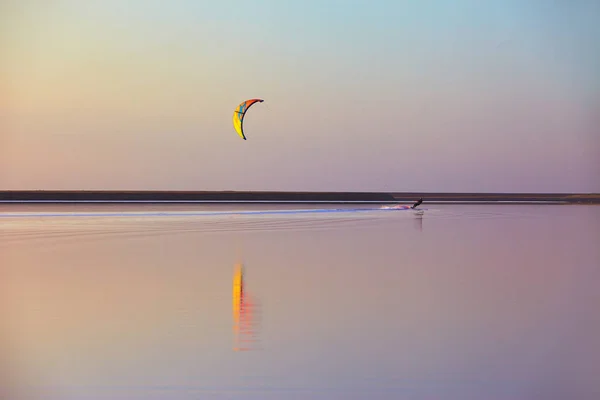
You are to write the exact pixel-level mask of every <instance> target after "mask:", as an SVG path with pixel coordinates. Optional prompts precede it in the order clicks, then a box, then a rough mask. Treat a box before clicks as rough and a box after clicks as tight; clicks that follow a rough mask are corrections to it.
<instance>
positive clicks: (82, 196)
mask: <svg viewBox="0 0 600 400" xmlns="http://www.w3.org/2000/svg"><path fill="white" fill-rule="evenodd" d="M419 198H423V201H424V203H429V204H436V203H437V204H442V203H454V204H457V203H463V204H470V203H511V204H514V203H516V204H522V203H559V204H600V193H434V192H429V193H428V192H276V191H113V190H106V191H101V190H68V191H67V190H65V191H61V190H14V191H12V190H10V191H0V202H2V203H90V202H93V203H330V204H339V203H381V204H385V203H412V202H414V201H416V200H417V199H419Z"/></svg>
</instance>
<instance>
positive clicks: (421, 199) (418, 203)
mask: <svg viewBox="0 0 600 400" xmlns="http://www.w3.org/2000/svg"><path fill="white" fill-rule="evenodd" d="M422 202H423V198H422V197H421V198H420V199H419V200H418V201H417V202H416V203H415V204H413V205H412V206H411V207H410V208H417V206H419V205H420V204H421V203H422Z"/></svg>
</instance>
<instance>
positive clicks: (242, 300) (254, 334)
mask: <svg viewBox="0 0 600 400" xmlns="http://www.w3.org/2000/svg"><path fill="white" fill-rule="evenodd" d="M259 311H260V308H259V305H258V302H257V301H256V299H255V298H254V297H253V296H251V295H250V294H249V293H248V292H247V290H246V287H245V282H244V269H243V266H242V265H241V264H237V265H236V266H235V270H234V276H233V335H234V345H233V350H234V351H247V350H255V349H257V347H256V345H257V344H258V341H259V338H258V330H257V325H258V318H259V317H260V315H259Z"/></svg>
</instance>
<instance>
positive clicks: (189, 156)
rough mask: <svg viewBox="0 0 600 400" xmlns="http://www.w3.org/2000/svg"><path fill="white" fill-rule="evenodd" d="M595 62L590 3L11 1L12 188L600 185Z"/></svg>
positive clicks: (2, 91)
mask: <svg viewBox="0 0 600 400" xmlns="http://www.w3.org/2000/svg"><path fill="white" fill-rule="evenodd" d="M598 71H600V3H599V2H596V1H593V0H589V1H586V0H573V1H569V2H563V1H553V0H550V1H542V0H531V1H526V0H506V1H502V2H482V1H476V0H455V1H450V0H447V1H445V0H439V1H427V0H425V1H401V0H394V1H392V0H389V1H383V0H382V1H378V0H369V1H367V0H365V1H358V0H347V1H342V0H338V1H333V0H318V1H317V0H314V1H313V0H303V1H295V2H293V1H285V2H284V1H279V0H252V1H247V0H246V1H241V0H240V1H238V0H235V1H234V0H219V1H204V0H173V1H170V2H163V1H158V0H130V1H116V0H106V1H103V2H91V1H90V2H82V1H76V0H52V1H42V0H37V1H36V0H21V1H17V0H4V1H3V2H2V3H0V190H11V189H15V190H16V189H36V190H39V189H47V190H51V189H68V190H76V189H87V190H92V189H106V190H122V189H128V190H318V191H321V190H324V191H325V190H335V191H337V190H342V191H363V190H364V191H423V192H426V191H450V192H462V191H473V192H600V111H599V110H600V73H599V72H598ZM250 98H261V99H264V100H265V101H264V102H263V103H260V104H256V105H254V106H253V107H252V108H251V109H250V111H249V112H248V113H247V115H246V118H245V121H244V128H245V133H246V136H247V138H248V140H246V141H244V140H242V139H241V138H240V137H239V136H238V135H237V134H236V132H235V131H234V129H233V124H232V114H233V110H234V109H235V108H236V106H237V105H238V104H239V103H240V102H242V101H244V100H246V99H250Z"/></svg>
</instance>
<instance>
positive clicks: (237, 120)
mask: <svg viewBox="0 0 600 400" xmlns="http://www.w3.org/2000/svg"><path fill="white" fill-rule="evenodd" d="M263 101H264V100H261V99H250V100H246V101H244V102H242V103H241V104H240V105H239V106H238V107H237V108H236V109H235V111H234V112H233V127H234V128H235V131H236V132H237V133H238V135H240V137H241V138H242V139H244V140H246V135H245V134H244V116H245V115H246V112H247V111H248V109H249V108H250V107H251V106H252V105H253V104H255V103H262V102H263Z"/></svg>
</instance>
